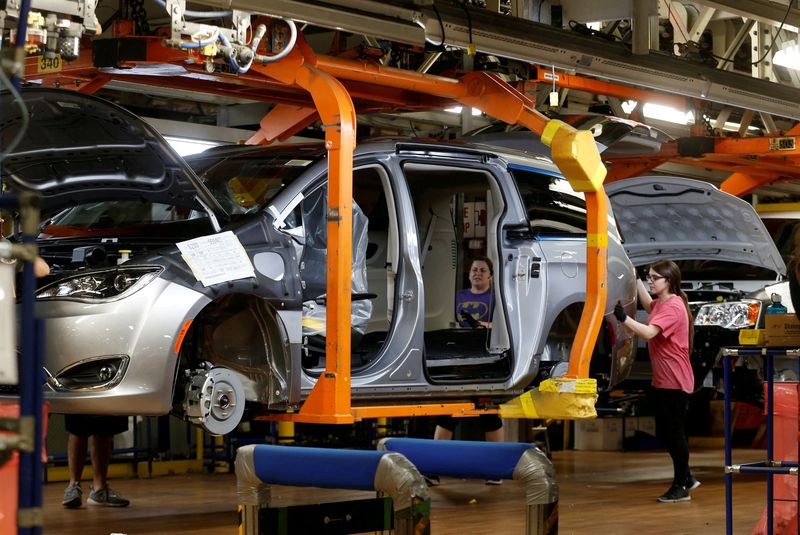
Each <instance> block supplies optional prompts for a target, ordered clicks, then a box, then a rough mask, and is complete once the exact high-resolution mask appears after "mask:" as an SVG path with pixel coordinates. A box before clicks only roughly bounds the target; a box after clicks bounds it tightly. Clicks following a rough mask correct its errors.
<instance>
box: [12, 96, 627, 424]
mask: <svg viewBox="0 0 800 535" xmlns="http://www.w3.org/2000/svg"><path fill="white" fill-rule="evenodd" d="M23 96H24V98H25V99H26V104H27V105H28V106H29V108H31V109H32V110H33V111H36V112H37V113H34V114H32V115H31V117H32V123H31V126H30V131H31V133H32V134H36V133H38V134H42V133H45V132H46V133H47V135H42V136H41V137H40V138H38V139H37V138H36V136H28V137H26V138H25V141H24V142H23V143H22V144H21V145H20V146H19V147H18V149H17V153H15V154H12V155H11V156H10V157H9V158H8V160H7V161H6V163H5V165H4V168H3V172H4V173H5V179H6V180H7V181H9V183H11V184H12V185H13V187H15V188H18V189H28V190H33V191H37V192H38V193H40V194H41V195H42V196H43V206H44V207H45V211H46V212H47V213H49V214H52V217H51V218H50V219H49V220H48V221H45V223H44V224H43V226H42V230H41V234H40V239H39V246H40V250H41V254H42V256H43V257H44V258H45V259H46V260H47V261H48V262H49V263H50V265H51V268H52V272H51V275H50V276H49V277H47V278H46V279H44V280H43V281H42V284H41V286H40V289H39V291H38V294H37V295H38V300H37V313H38V314H39V316H40V317H42V318H43V319H44V323H45V329H46V333H47V336H46V347H45V354H46V369H47V374H48V383H47V392H46V397H47V399H48V400H49V401H50V403H51V410H52V411H53V412H65V413H103V414H142V415H148V414H153V415H154V414H165V413H168V412H170V411H173V410H174V411H176V412H179V413H180V412H182V410H185V407H186V406H185V402H186V398H187V397H189V396H190V395H191V390H192V388H193V387H192V385H193V377H195V376H196V375H197V374H198V373H203V372H202V370H208V369H210V368H215V367H216V368H225V369H229V370H232V371H233V372H234V373H235V374H236V375H237V377H238V378H239V379H240V380H241V383H242V385H243V391H244V396H245V397H246V399H247V401H248V402H249V403H250V404H252V405H254V406H258V407H260V409H259V410H271V411H285V410H287V409H296V408H297V407H298V406H299V405H300V404H302V402H303V400H304V399H305V397H306V396H307V395H308V394H309V392H310V391H311V389H312V388H313V386H314V384H315V382H316V380H317V378H318V377H319V375H320V374H321V373H323V372H324V362H325V358H326V355H324V353H323V354H319V352H316V353H315V351H314V350H313V347H312V346H313V344H312V341H311V339H312V338H314V337H315V336H316V337H318V336H319V333H316V334H309V332H308V329H307V328H306V325H305V322H304V319H307V318H305V317H306V316H307V314H306V312H307V308H308V307H313V308H315V309H316V310H319V307H324V298H322V300H321V296H320V295H319V288H320V284H324V280H325V276H324V273H325V270H324V259H323V264H322V266H323V268H322V269H310V268H309V265H311V264H313V262H312V261H319V258H316V260H314V259H312V257H311V254H310V253H311V251H310V250H311V249H313V248H312V247H311V246H310V245H309V244H310V243H311V240H312V236H313V235H315V234H319V233H320V232H322V230H321V229H324V228H325V225H326V223H325V220H324V217H323V218H320V217H319V214H318V213H317V214H316V216H315V215H314V214H315V212H314V208H313V206H311V204H312V202H311V201H312V199H316V201H315V202H317V203H319V202H320V199H323V200H324V194H325V191H326V187H327V186H326V184H327V182H326V181H327V160H326V157H325V151H324V149H323V148H322V146H321V145H319V146H314V147H309V146H303V147H300V148H293V147H287V146H279V147H274V148H260V147H230V148H222V149H218V150H214V151H211V152H208V153H205V154H203V155H201V156H200V157H198V158H196V159H195V160H194V161H193V162H192V165H193V166H194V167H195V170H197V174H195V171H194V170H193V169H192V168H191V167H190V165H189V164H187V162H185V161H183V160H182V159H181V158H180V157H178V156H177V155H176V154H175V153H174V151H172V149H171V148H169V147H168V145H167V144H166V142H165V141H164V140H163V139H162V138H161V137H160V136H159V135H158V134H157V133H156V132H155V131H153V130H152V129H151V128H149V127H147V126H146V125H145V124H144V123H143V122H142V121H141V120H140V119H138V118H137V117H135V116H133V115H132V114H129V113H128V112H126V111H125V110H123V109H121V108H118V107H117V106H115V105H113V104H111V103H108V102H105V101H103V100H101V99H98V98H95V97H90V96H87V95H79V94H75V93H69V92H61V91H57V90H44V89H42V90H30V91H24V92H23ZM3 98H4V100H3V102H2V105H3V110H4V111H3V112H2V113H3V114H4V115H8V116H10V117H6V119H7V120H6V122H5V124H16V123H15V121H17V120H18V118H17V116H16V115H15V114H16V113H18V112H17V111H16V110H15V107H14V106H11V105H10V103H9V99H10V96H9V95H7V94H6V95H4V97H3ZM42 110H47V111H48V113H41V112H42ZM43 115H44V116H45V117H46V120H42V121H39V118H40V117H42V116H43ZM89 123H91V125H100V126H97V128H96V131H95V130H94V126H91V125H90V124H89ZM78 124H80V125H84V128H82V129H78V130H72V131H71V132H70V133H67V132H68V131H69V129H68V128H67V127H69V126H73V127H74V126H77V125H78ZM116 129H119V131H120V132H121V133H120V132H118V131H117V130H116ZM81 132H95V133H96V134H97V133H100V134H102V135H100V134H97V135H95V136H94V138H92V136H88V135H87V137H88V139H82V138H81V135H80V134H81ZM0 135H2V136H3V139H4V140H7V139H8V137H9V136H10V135H11V134H10V132H9V131H4V132H2V133H0ZM101 141H102V142H101ZM115 141H119V143H118V144H117V145H115V143H114V142H115ZM70 143H72V144H74V145H75V148H74V149H70ZM293 151H296V152H293ZM293 154H296V156H293ZM48 158H50V159H53V160H55V161H56V162H57V163H53V164H51V165H52V167H51V168H49V169H52V170H53V173H52V174H48V175H47V176H44V175H43V173H42V169H48V168H47V165H48V164H47V163H46V162H47V161H48ZM140 159H144V161H143V162H142V161H139V160H140ZM237 159H238V160H241V162H242V164H250V163H253V162H254V161H262V162H263V161H273V160H275V161H280V162H282V163H281V164H280V165H276V166H274V167H275V168H276V169H279V170H280V171H279V172H280V173H283V172H288V171H287V170H290V168H291V170H292V173H291V176H290V177H289V178H287V179H286V180H285V183H284V182H282V181H280V180H279V181H278V182H276V184H277V183H279V185H280V187H276V188H275V191H272V192H271V193H270V196H269V199H268V200H265V201H264V202H263V204H259V205H258V206H256V207H253V206H249V207H244V206H243V205H241V204H240V206H239V209H241V210H240V213H234V211H231V210H230V209H228V207H227V206H226V203H230V201H231V199H234V200H235V201H236V202H242V199H241V196H239V197H237V196H235V195H234V196H227V197H226V196H224V195H221V194H219V193H215V192H214V188H213V187H212V184H211V183H210V182H208V179H207V178H205V175H204V173H207V172H208V170H209V169H218V168H219V167H218V166H221V165H223V164H224V165H231V164H233V165H234V166H235V165H237V163H236V162H237V161H238V160H237ZM120 161H122V164H121V163H120ZM31 162H34V163H33V164H31ZM115 162H116V163H115ZM353 167H354V184H355V186H354V191H355V194H354V196H355V201H356V202H355V203H354V210H353V212H354V231H355V232H354V240H359V241H354V246H353V249H354V273H355V275H354V278H353V286H354V288H355V287H356V285H357V283H358V284H361V283H362V282H363V281H361V280H360V279H358V277H357V275H358V273H359V272H362V273H363V274H364V275H365V277H364V280H366V281H368V282H369V286H368V287H367V288H365V289H367V290H368V291H369V292H372V293H374V294H375V295H372V296H371V297H370V296H368V297H366V299H367V300H369V301H370V306H369V307H367V308H370V309H371V312H370V316H369V321H368V322H367V323H366V324H365V325H364V326H363V328H362V331H363V332H356V331H354V333H351V335H352V336H354V340H355V341H354V345H353V351H354V358H353V368H352V378H351V396H352V399H353V403H355V404H359V403H368V402H369V403H371V402H374V401H375V400H391V401H392V402H398V403H413V402H418V401H420V400H457V399H468V400H477V399H482V400H484V401H483V402H487V401H486V400H488V402H489V403H493V402H501V401H504V400H507V399H510V398H511V397H513V396H515V395H518V394H520V393H521V392H523V391H524V390H525V389H526V388H529V387H530V386H531V385H532V384H534V381H535V380H536V379H537V376H539V375H540V372H541V371H542V370H545V369H546V370H547V371H548V372H549V373H552V374H559V373H563V371H564V367H563V366H562V367H559V366H557V365H558V364H559V363H566V362H567V361H568V359H569V355H570V350H571V342H572V339H573V337H574V333H575V329H576V328H577V323H578V321H579V319H580V312H581V310H582V306H583V303H584V301H585V298H586V295H585V280H586V241H585V229H584V230H581V229H580V228H578V227H576V226H574V225H572V223H563V222H557V224H556V225H555V227H551V226H547V225H548V224H549V223H547V221H550V219H554V220H557V219H558V218H559V217H560V216H558V214H559V213H560V212H559V211H560V210H562V208H563V206H565V205H563V204H560V203H564V202H566V201H567V200H568V201H569V202H572V203H574V205H573V206H571V208H568V209H570V210H572V212H573V213H572V215H571V216H570V217H576V214H577V217H578V219H580V217H584V218H585V207H584V211H583V214H582V215H581V213H580V212H581V207H580V205H581V202H582V198H581V195H580V194H575V193H574V192H572V190H571V188H570V187H569V185H568V183H567V182H566V180H564V179H563V177H562V176H561V175H560V172H559V170H558V169H557V168H556V166H555V165H554V164H553V163H552V162H551V161H550V160H549V159H548V158H547V157H546V156H543V155H538V156H534V155H530V154H522V153H515V152H514V151H501V150H497V149H495V148H489V147H481V146H473V145H466V144H459V143H455V144H454V143H440V142H430V141H410V140H384V141H377V142H372V143H364V144H362V145H360V146H359V147H358V148H357V149H356V151H355V154H354V160H353ZM242 169H244V168H242ZM244 173H245V172H244V170H242V171H241V173H239V172H237V173H235V174H236V175H237V176H233V175H225V177H224V179H223V182H224V183H225V184H226V185H228V186H230V185H231V184H232V182H231V180H234V179H236V180H238V182H237V183H236V184H238V185H237V187H240V186H241V183H242V181H241V180H239V179H238V178H237V177H238V175H239V174H241V175H242V176H244ZM212 174H213V173H212ZM198 175H200V177H198ZM216 180H219V177H218V176H217V177H216ZM204 181H205V182H204ZM225 184H223V185H225ZM539 184H544V186H540V185H539ZM216 185H217V186H218V185H219V184H216ZM539 188H541V190H540V189H539ZM320 192H322V193H323V197H319V193H320ZM376 193H377V195H375V194H376ZM540 194H543V195H545V196H547V195H552V198H551V197H548V199H549V200H548V202H550V201H553V200H555V201H554V204H553V206H555V208H556V209H555V211H552V213H550V215H547V216H539V215H538V214H537V213H532V210H534V211H535V208H536V204H535V203H536V202H538V201H534V200H531V199H534V198H536V199H538V196H539V195H540ZM526 195H527V197H526ZM315 196H316V197H315ZM359 196H361V197H359ZM465 196H466V197H465ZM467 197H468V198H470V199H478V200H481V202H485V203H486V204H487V205H488V206H487V209H486V212H487V221H486V224H485V236H483V237H480V238H473V240H477V241H476V242H470V241H469V238H467V237H465V236H463V235H462V234H463V232H462V229H463V225H462V219H463V218H462V216H458V215H453V214H458V213H461V210H462V208H463V203H464V202H465V201H464V199H465V198H467ZM375 199H383V200H382V201H380V202H377V201H375ZM134 201H135V202H134ZM469 202H473V201H469ZM248 203H249V201H248ZM245 204H247V203H245ZM370 204H378V205H380V206H381V207H383V208H378V209H377V210H379V211H380V210H384V212H385V213H384V212H380V214H379V215H381V217H377V216H376V215H375V214H376V212H375V210H376V208H374V206H373V207H372V208H371V210H372V211H371V212H370V215H371V216H372V220H371V221H367V219H368V218H366V217H362V215H363V213H364V212H365V210H362V208H361V205H364V206H367V205H370ZM307 205H309V206H307ZM141 207H146V208H147V209H148V210H149V212H147V213H149V214H150V215H148V216H145V217H155V216H153V213H154V212H155V211H156V210H155V207H158V209H159V210H160V211H161V212H164V213H168V214H171V217H172V216H174V217H176V219H175V220H174V221H170V222H169V224H162V225H160V226H158V225H150V224H147V223H148V221H147V220H142V221H141V222H139V223H137V224H133V223H131V222H130V221H127V222H126V219H125V218H126V217H128V216H127V213H126V212H127V211H128V210H132V213H134V212H135V211H136V210H138V209H139V208H141ZM164 207H166V208H164ZM253 208H254V209H253ZM551 208H552V207H551ZM79 212H80V213H79ZM101 212H102V213H101ZM161 212H159V214H161ZM359 212H361V214H360V213H359ZM176 214H179V215H176ZM553 214H556V215H553ZM162 215H163V214H162ZM162 215H159V217H162ZM323 215H324V214H323ZM79 216H80V217H90V216H91V217H95V216H97V217H96V219H94V220H92V221H93V222H92V223H88V224H86V225H83V226H82V225H74V224H70V225H66V224H64V222H65V221H74V218H77V217H79ZM131 217H132V216H131ZM313 217H317V219H313ZM548 218H550V219H548ZM384 219H385V220H384ZM382 220H383V222H382V223H381V221H382ZM359 221H362V223H363V225H362V223H358V222H359ZM431 221H433V223H431ZM543 221H544V222H545V223H542V222H543ZM151 222H152V221H151ZM608 224H609V248H608V265H607V269H608V288H607V290H608V303H607V306H606V314H605V321H604V323H603V326H602V328H601V332H600V335H599V343H598V348H597V349H596V355H595V358H594V361H593V365H594V366H595V370H596V371H598V373H600V374H601V376H602V377H604V378H605V381H606V384H614V383H616V382H618V381H619V380H621V379H623V378H624V377H625V376H626V375H627V373H628V370H629V368H630V365H631V362H632V347H634V344H633V339H632V338H631V337H630V335H629V333H627V332H626V331H625V330H624V329H623V328H621V326H620V325H619V324H618V323H617V322H616V320H615V319H614V318H613V314H611V311H612V309H613V306H614V304H615V303H616V302H617V301H622V302H624V303H625V306H626V307H627V309H628V310H629V312H632V311H633V307H635V279H634V269H633V266H632V264H631V262H630V260H629V259H628V257H627V256H626V254H625V252H624V250H623V245H622V243H621V236H620V234H619V232H618V231H617V229H616V222H615V218H614V214H613V211H612V210H609V215H608ZM359 225H362V228H360V229H359V228H356V227H358V226H359ZM542 225H544V226H542ZM227 231H230V232H231V233H232V234H233V235H234V236H235V240H236V241H238V243H240V244H241V246H242V247H243V249H244V251H245V252H246V254H247V257H248V259H249V260H250V262H251V263H252V264H253V266H254V276H253V277H248V278H242V279H235V280H228V281H225V282H223V283H219V284H213V285H210V286H204V285H203V284H202V283H201V282H200V281H199V280H198V279H197V277H196V276H195V274H194V273H193V271H192V269H191V267H190V266H189V265H188V264H187V261H186V259H185V257H184V256H183V255H182V254H181V252H180V250H179V249H178V247H177V245H176V243H178V242H184V241H186V240H190V239H192V238H196V237H198V236H203V235H211V234H215V233H220V232H227ZM323 234H324V233H323ZM323 238H324V236H323ZM316 243H317V245H319V244H320V243H323V244H324V240H323V241H322V242H319V241H317V242H316ZM476 244H477V245H478V246H479V247H482V250H484V251H485V252H486V254H487V255H488V256H489V257H490V258H492V259H493V260H494V262H495V271H494V286H493V292H494V293H493V295H494V297H495V299H496V301H495V311H494V315H493V327H492V328H491V329H488V330H486V332H470V331H468V330H464V329H459V328H457V326H456V324H455V318H454V312H453V304H454V302H453V297H454V295H455V292H456V290H457V289H458V288H460V287H462V286H463V278H462V273H463V269H464V266H465V264H466V258H467V255H466V253H467V249H468V247H469V246H472V245H476ZM319 250H322V251H324V247H322V248H321V249H319ZM317 252H318V251H317ZM471 256H474V252H473V253H472V255H471ZM314 265H316V266H317V267H319V264H314ZM357 279H358V280H357ZM86 285H89V286H91V288H92V290H91V292H90V291H88V290H86V289H85V286H86ZM117 286H119V288H117ZM76 287H80V289H79V290H75V288H76ZM92 292H94V293H92ZM359 300H360V298H358V299H357V298H356V297H354V310H355V308H356V306H355V303H357V302H359ZM320 303H321V304H320ZM354 324H355V320H354ZM323 334H324V333H323ZM359 344H360V345H359ZM359 347H361V348H366V349H362V350H361V353H358V354H359V355H360V356H359V357H358V358H356V357H355V355H356V354H357V351H359ZM328 357H330V356H328ZM182 402H183V403H184V406H183V407H184V409H181V403H182Z"/></svg>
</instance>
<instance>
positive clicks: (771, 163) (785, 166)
mask: <svg viewBox="0 0 800 535" xmlns="http://www.w3.org/2000/svg"><path fill="white" fill-rule="evenodd" d="M606 161H607V162H608V163H610V168H609V171H608V178H607V179H606V181H607V182H614V181H616V180H621V179H624V178H629V177H634V176H640V175H642V174H645V173H647V172H649V171H651V170H653V169H655V168H656V167H658V166H660V165H662V164H665V163H668V162H671V163H678V164H683V165H688V166H692V167H702V168H705V169H714V170H718V171H725V172H728V173H730V175H729V176H728V177H727V178H726V179H725V180H724V181H723V182H722V184H721V185H720V189H722V190H723V191H725V192H727V193H730V194H731V195H736V196H737V197H742V196H744V195H747V194H750V193H752V192H753V191H755V190H756V189H758V188H759V187H761V186H765V185H768V184H772V183H775V182H782V181H795V180H800V135H798V133H797V132H792V131H790V132H788V133H786V134H784V135H778V134H776V135H769V136H763V137H744V138H743V137H724V138H720V137H711V136H707V137H687V138H680V139H676V140H674V141H670V142H668V143H664V144H663V145H662V146H661V149H660V151H659V152H657V153H655V154H648V155H640V156H618V157H610V158H606Z"/></svg>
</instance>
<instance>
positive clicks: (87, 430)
mask: <svg viewBox="0 0 800 535" xmlns="http://www.w3.org/2000/svg"><path fill="white" fill-rule="evenodd" d="M64 426H65V427H66V428H67V432H68V433H71V434H73V435H77V436H79V437H88V436H91V435H98V436H101V437H113V436H114V435H117V434H119V433H123V432H125V431H127V430H128V417H127V416H97V415H94V414H65V415H64Z"/></svg>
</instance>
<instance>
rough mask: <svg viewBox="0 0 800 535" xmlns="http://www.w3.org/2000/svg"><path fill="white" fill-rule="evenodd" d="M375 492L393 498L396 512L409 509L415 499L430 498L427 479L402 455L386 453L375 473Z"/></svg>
mask: <svg viewBox="0 0 800 535" xmlns="http://www.w3.org/2000/svg"><path fill="white" fill-rule="evenodd" d="M375 490H377V491H378V492H383V493H384V494H386V495H387V496H390V497H391V498H392V501H393V502H394V509H395V511H399V510H401V509H408V508H410V507H411V505H412V500H413V498H420V499H422V500H427V499H429V498H430V491H429V490H428V485H426V484H425V478H423V477H422V475H421V474H420V473H419V471H418V470H417V468H416V466H414V465H413V464H412V463H411V461H409V460H408V459H407V458H406V456H405V455H403V454H402V453H386V454H385V455H383V457H381V460H380V462H379V463H378V469H377V470H376V471H375Z"/></svg>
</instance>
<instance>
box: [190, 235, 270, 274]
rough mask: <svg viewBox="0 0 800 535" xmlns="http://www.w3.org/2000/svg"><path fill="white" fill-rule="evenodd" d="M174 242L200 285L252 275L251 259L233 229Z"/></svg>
mask: <svg viewBox="0 0 800 535" xmlns="http://www.w3.org/2000/svg"><path fill="white" fill-rule="evenodd" d="M176 245H177V246H178V249H179V250H180V252H181V256H182V257H183V259H184V260H185V261H186V263H187V264H188V265H189V268H191V270H192V273H194V276H195V277H196V278H197V280H199V281H200V282H202V283H203V286H211V285H212V284H219V283H220V282H228V281H232V280H237V279H246V278H248V277H255V273H254V271H253V263H252V262H250V258H248V256H247V252H246V251H245V250H244V247H243V246H242V243H241V242H240V241H239V238H237V237H236V235H235V234H234V233H233V232H230V231H228V232H221V233H219V234H213V235H211V236H201V237H199V238H195V239H193V240H188V241H183V242H180V243H177V244H176Z"/></svg>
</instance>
